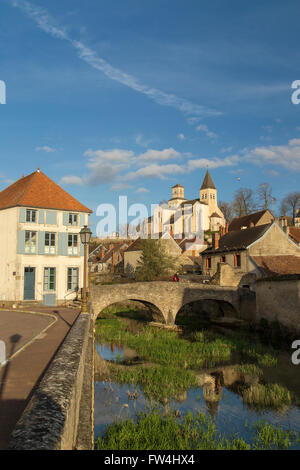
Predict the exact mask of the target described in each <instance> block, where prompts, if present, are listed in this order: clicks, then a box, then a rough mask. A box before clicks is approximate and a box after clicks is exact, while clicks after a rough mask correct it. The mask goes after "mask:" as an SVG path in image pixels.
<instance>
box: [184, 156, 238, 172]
mask: <svg viewBox="0 0 300 470" xmlns="http://www.w3.org/2000/svg"><path fill="white" fill-rule="evenodd" d="M239 162H240V157H239V156H238V155H232V156H230V157H226V158H223V159H221V158H213V159H208V158H199V159H195V160H189V161H188V171H193V170H196V169H198V168H220V167H224V166H235V165H237V164H238V163H239Z"/></svg>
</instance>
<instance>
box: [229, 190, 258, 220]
mask: <svg viewBox="0 0 300 470" xmlns="http://www.w3.org/2000/svg"><path fill="white" fill-rule="evenodd" d="M232 208H233V212H234V215H235V216H236V217H243V216H244V215H249V214H251V213H252V212H255V211H256V209H257V205H256V203H255V200H254V193H253V191H252V189H250V188H240V189H238V190H237V191H236V192H235V193H234V199H233V202H232Z"/></svg>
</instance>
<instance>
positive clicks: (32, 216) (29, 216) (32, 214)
mask: <svg viewBox="0 0 300 470" xmlns="http://www.w3.org/2000/svg"><path fill="white" fill-rule="evenodd" d="M26 222H32V223H35V222H36V211H34V210H31V209H26Z"/></svg>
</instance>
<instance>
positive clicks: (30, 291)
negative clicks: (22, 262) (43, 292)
mask: <svg viewBox="0 0 300 470" xmlns="http://www.w3.org/2000/svg"><path fill="white" fill-rule="evenodd" d="M34 285H35V268H24V300H34V299H35V292H34Z"/></svg>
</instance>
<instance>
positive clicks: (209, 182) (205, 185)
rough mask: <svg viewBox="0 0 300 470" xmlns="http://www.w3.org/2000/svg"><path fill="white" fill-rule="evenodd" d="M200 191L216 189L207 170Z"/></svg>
mask: <svg viewBox="0 0 300 470" xmlns="http://www.w3.org/2000/svg"><path fill="white" fill-rule="evenodd" d="M201 189H216V187H215V185H214V183H213V180H212V178H211V176H210V173H209V171H208V170H207V171H206V174H205V178H204V180H203V183H202V186H201V188H200V190H201Z"/></svg>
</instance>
